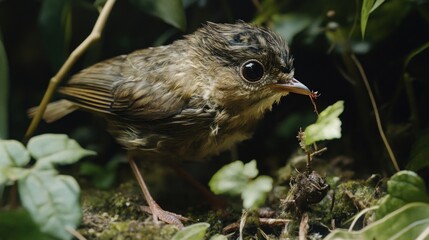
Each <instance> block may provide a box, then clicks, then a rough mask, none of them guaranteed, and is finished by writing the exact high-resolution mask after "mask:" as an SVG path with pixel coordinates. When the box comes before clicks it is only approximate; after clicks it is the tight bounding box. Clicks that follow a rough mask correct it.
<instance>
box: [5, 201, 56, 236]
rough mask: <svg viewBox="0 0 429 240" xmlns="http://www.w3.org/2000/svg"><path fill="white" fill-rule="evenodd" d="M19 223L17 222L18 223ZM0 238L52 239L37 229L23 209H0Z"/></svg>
mask: <svg viewBox="0 0 429 240" xmlns="http://www.w3.org/2000/svg"><path fill="white" fill-rule="evenodd" d="M18 223H19V224H18ZM0 236H1V237H0V239H5V240H6V239H11V240H12V239H18V240H19V239H36V240H50V239H52V238H51V237H49V236H48V235H46V234H43V233H42V232H40V230H39V226H38V225H37V224H35V223H34V221H33V220H32V219H31V216H30V214H29V213H28V212H27V211H25V209H23V208H21V209H17V210H13V211H12V210H1V211H0Z"/></svg>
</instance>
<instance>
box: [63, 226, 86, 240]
mask: <svg viewBox="0 0 429 240" xmlns="http://www.w3.org/2000/svg"><path fill="white" fill-rule="evenodd" d="M66 231H67V232H69V233H70V234H71V235H73V237H75V238H76V239H78V240H87V239H86V238H85V237H84V236H83V235H82V234H81V233H80V232H78V231H77V230H76V229H74V228H71V227H66Z"/></svg>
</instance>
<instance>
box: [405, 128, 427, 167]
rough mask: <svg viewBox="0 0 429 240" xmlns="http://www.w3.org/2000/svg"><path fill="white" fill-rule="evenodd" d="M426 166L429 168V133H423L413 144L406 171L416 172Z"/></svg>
mask: <svg viewBox="0 0 429 240" xmlns="http://www.w3.org/2000/svg"><path fill="white" fill-rule="evenodd" d="M427 166H429V131H425V132H424V133H423V134H422V135H420V136H419V138H418V139H417V141H416V142H415V143H414V145H413V148H412V149H411V154H410V161H409V162H408V164H407V169H409V170H413V171H417V170H420V169H422V168H424V167H427Z"/></svg>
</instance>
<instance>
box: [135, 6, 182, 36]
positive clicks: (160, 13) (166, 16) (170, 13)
mask: <svg viewBox="0 0 429 240" xmlns="http://www.w3.org/2000/svg"><path fill="white" fill-rule="evenodd" d="M131 2H132V3H134V4H135V5H137V6H138V7H140V8H141V9H142V10H143V11H145V12H146V13H148V14H151V15H153V16H156V17H158V18H160V19H162V20H163V21H164V22H166V23H168V24H170V25H172V26H174V27H176V28H178V29H180V30H182V31H184V30H185V29H186V16H185V9H184V8H183V4H182V0H132V1H131Z"/></svg>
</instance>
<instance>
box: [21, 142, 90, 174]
mask: <svg viewBox="0 0 429 240" xmlns="http://www.w3.org/2000/svg"><path fill="white" fill-rule="evenodd" d="M27 149H28V151H29V152H30V154H31V155H32V156H33V157H34V158H35V159H37V163H36V167H38V168H44V167H52V164H60V165H63V164H71V163H75V162H76V161H78V160H80V159H81V158H83V157H85V156H89V155H95V152H93V151H89V150H86V149H83V148H82V147H81V146H80V145H79V144H78V143H77V142H76V141H75V140H73V139H70V138H69V137H68V136H67V135H65V134H43V135H39V136H36V137H33V138H31V139H30V141H29V142H28V145H27Z"/></svg>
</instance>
